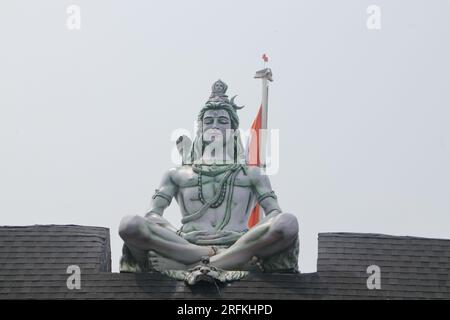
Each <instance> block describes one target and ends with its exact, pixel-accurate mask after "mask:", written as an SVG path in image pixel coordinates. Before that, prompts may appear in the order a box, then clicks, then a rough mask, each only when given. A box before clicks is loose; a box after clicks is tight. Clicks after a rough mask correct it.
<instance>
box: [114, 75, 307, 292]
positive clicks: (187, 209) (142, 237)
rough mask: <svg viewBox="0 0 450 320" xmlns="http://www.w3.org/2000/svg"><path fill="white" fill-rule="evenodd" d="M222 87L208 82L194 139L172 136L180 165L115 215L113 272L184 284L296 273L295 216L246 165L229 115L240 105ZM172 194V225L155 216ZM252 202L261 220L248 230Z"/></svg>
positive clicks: (257, 172) (265, 179) (261, 173)
mask: <svg viewBox="0 0 450 320" xmlns="http://www.w3.org/2000/svg"><path fill="white" fill-rule="evenodd" d="M227 89H228V87H227V85H226V84H225V83H224V82H222V81H221V80H218V81H216V82H215V83H214V84H213V86H212V93H211V95H210V97H209V99H208V101H207V102H206V104H205V105H204V106H203V108H202V109H201V110H200V113H199V115H198V131H197V134H196V137H195V139H194V141H193V142H192V141H191V140H190V139H189V138H188V137H186V136H182V137H180V138H179V139H178V141H177V147H178V149H179V151H180V153H182V157H183V161H182V164H181V165H180V166H177V167H175V168H172V169H170V170H168V171H167V172H166V173H165V174H164V176H163V178H162V181H161V184H160V186H159V188H158V189H156V191H155V193H154V195H153V197H152V202H151V208H150V211H149V212H148V213H147V214H146V215H145V216H139V215H131V216H125V217H124V218H123V219H122V220H121V222H120V226H119V235H120V237H121V238H122V239H123V241H124V246H123V250H122V258H121V261H120V271H121V272H160V273H162V274H165V275H168V276H171V277H173V278H176V279H180V280H184V281H186V282H187V283H188V284H190V285H193V284H195V283H197V282H199V281H209V282H213V281H221V282H225V281H231V280H237V279H240V278H243V277H245V276H246V275H247V274H248V273H249V272H268V273H275V272H277V273H278V272H284V273H286V272H292V273H296V272H298V252H299V235H298V233H299V227H298V222H297V218H296V217H295V215H293V214H291V213H286V212H283V211H282V209H281V208H280V206H279V204H278V199H277V196H276V194H275V192H274V191H273V190H272V187H271V183H270V180H269V178H268V176H267V175H266V174H264V170H263V169H262V168H260V167H259V166H253V165H250V164H248V163H247V161H246V156H245V149H244V147H243V144H242V140H241V136H240V131H239V117H238V114H237V110H239V109H241V108H242V107H239V106H237V105H236V104H235V103H234V98H235V97H233V98H231V99H229V98H228V96H227V95H226V91H227ZM213 145H214V148H211V146H213ZM173 198H175V200H176V202H177V203H178V206H179V208H180V211H181V214H182V219H181V224H182V226H181V228H180V229H177V228H175V227H174V226H173V225H171V224H170V223H169V222H168V221H167V220H166V219H165V218H164V217H163V214H164V210H165V209H166V208H167V207H168V206H169V205H170V204H171V202H172V199H173ZM256 203H258V204H259V205H260V207H261V208H262V210H263V212H264V217H263V218H262V219H261V220H260V221H259V223H257V224H256V225H255V226H253V227H252V228H250V229H249V228H248V224H247V222H248V220H249V216H250V213H251V211H252V209H253V208H254V206H255V204H256Z"/></svg>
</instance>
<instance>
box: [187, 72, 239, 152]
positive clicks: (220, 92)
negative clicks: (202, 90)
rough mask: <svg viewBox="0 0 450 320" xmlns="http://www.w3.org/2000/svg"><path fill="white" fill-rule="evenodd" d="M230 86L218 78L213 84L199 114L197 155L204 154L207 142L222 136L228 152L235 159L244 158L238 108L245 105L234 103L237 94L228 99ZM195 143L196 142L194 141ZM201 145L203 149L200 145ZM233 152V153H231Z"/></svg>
mask: <svg viewBox="0 0 450 320" xmlns="http://www.w3.org/2000/svg"><path fill="white" fill-rule="evenodd" d="M227 89H228V86H227V85H226V84H225V83H224V82H223V81H222V80H217V81H216V82H214V84H213V85H212V89H211V91H212V92H211V95H210V97H209V99H208V101H207V102H206V103H205V105H204V106H203V108H202V109H201V110H200V113H199V115H198V118H197V121H198V132H197V137H196V143H197V146H195V145H194V148H196V147H197V150H196V151H197V152H196V153H197V156H200V154H203V150H204V146H205V144H208V143H210V142H211V141H214V140H216V139H217V138H218V137H220V138H222V139H223V141H224V143H225V144H226V145H227V146H226V147H227V152H228V154H229V155H230V156H233V157H234V159H235V160H236V159H239V158H242V155H243V146H242V141H241V138H240V134H239V130H238V129H239V117H238V114H237V110H239V109H242V108H243V107H240V106H237V105H236V104H235V103H234V99H235V98H236V96H234V97H232V98H231V99H228V96H227V95H226V91H227ZM194 144H195V142H194ZM200 146H201V150H202V151H200V149H199V147H200ZM231 153H232V154H231Z"/></svg>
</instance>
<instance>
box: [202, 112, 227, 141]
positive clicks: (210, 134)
mask: <svg viewBox="0 0 450 320" xmlns="http://www.w3.org/2000/svg"><path fill="white" fill-rule="evenodd" d="M202 125H203V140H204V141H215V140H216V139H224V141H227V140H228V138H229V137H227V134H228V135H229V133H230V132H231V119H230V116H229V115H228V112H227V111H225V110H223V109H219V110H207V111H206V112H205V114H204V115H203V120H202ZM227 130H228V131H227Z"/></svg>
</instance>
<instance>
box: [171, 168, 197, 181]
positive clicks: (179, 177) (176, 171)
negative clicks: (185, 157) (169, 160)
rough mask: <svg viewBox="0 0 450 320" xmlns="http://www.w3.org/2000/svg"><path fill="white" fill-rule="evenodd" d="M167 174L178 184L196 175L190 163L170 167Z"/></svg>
mask: <svg viewBox="0 0 450 320" xmlns="http://www.w3.org/2000/svg"><path fill="white" fill-rule="evenodd" d="M167 174H168V175H169V176H170V178H171V180H172V181H174V182H175V183H176V184H180V182H182V181H185V180H186V179H190V178H192V177H193V176H194V175H195V173H194V171H193V170H192V166H190V165H182V166H177V167H173V168H170V169H169V170H168V171H167Z"/></svg>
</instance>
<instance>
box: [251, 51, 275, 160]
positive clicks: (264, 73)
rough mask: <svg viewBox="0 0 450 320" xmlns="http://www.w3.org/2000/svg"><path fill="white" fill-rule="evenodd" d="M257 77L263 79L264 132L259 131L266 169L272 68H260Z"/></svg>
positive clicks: (262, 116) (264, 58)
mask: <svg viewBox="0 0 450 320" xmlns="http://www.w3.org/2000/svg"><path fill="white" fill-rule="evenodd" d="M262 58H263V60H264V66H265V64H266V62H267V61H268V60H269V59H268V57H267V55H266V54H264V55H263V57H262ZM255 79H261V80H262V81H261V82H262V101H261V129H263V130H264V131H263V132H260V133H259V137H260V139H261V140H260V141H259V159H260V166H261V168H263V169H265V168H266V165H267V159H266V152H267V151H266V147H267V138H268V137H267V136H268V135H267V129H268V116H269V81H273V79H272V70H271V69H270V68H264V69H262V70H259V71H257V72H256V74H255Z"/></svg>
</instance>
